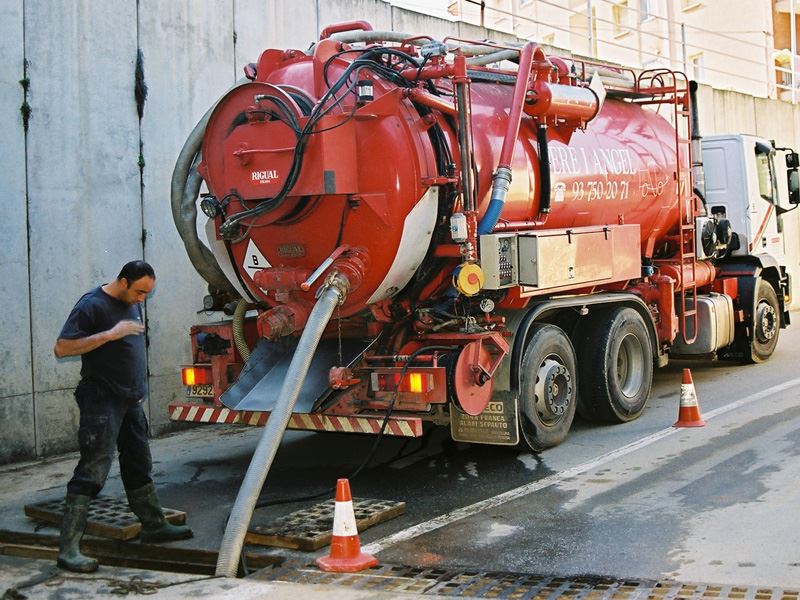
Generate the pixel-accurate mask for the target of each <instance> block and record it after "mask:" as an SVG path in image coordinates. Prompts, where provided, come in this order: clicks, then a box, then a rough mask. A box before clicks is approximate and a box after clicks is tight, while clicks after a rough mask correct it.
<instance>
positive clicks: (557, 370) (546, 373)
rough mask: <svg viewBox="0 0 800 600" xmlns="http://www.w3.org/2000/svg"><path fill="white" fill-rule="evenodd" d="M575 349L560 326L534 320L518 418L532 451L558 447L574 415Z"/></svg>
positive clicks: (524, 361) (522, 375) (523, 368)
mask: <svg viewBox="0 0 800 600" xmlns="http://www.w3.org/2000/svg"><path fill="white" fill-rule="evenodd" d="M576 376H577V370H576V360H575V349H574V348H573V347H572V342H570V340H569V337H567V334H566V333H565V332H564V330H563V329H561V328H559V327H556V326H555V325H547V324H544V323H536V324H534V325H533V326H532V327H531V332H530V338H529V339H528V342H527V344H526V347H525V353H524V355H523V357H522V364H521V365H520V402H519V412H520V414H519V421H520V429H521V430H522V435H523V437H524V438H525V442H526V443H527V444H528V446H529V447H530V448H531V450H533V451H534V452H539V451H541V450H545V449H547V448H552V447H553V446H557V445H558V444H560V443H561V442H563V441H564V439H565V438H566V437H567V434H568V433H569V428H570V426H571V425H572V421H573V419H574V418H575V410H576V403H577V393H578V382H577V380H576Z"/></svg>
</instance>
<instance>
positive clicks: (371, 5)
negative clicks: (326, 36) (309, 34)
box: [289, 0, 401, 42]
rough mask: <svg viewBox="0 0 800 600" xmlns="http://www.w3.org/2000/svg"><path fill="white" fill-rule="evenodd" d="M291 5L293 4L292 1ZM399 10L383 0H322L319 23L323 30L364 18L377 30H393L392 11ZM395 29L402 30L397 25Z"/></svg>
mask: <svg viewBox="0 0 800 600" xmlns="http://www.w3.org/2000/svg"><path fill="white" fill-rule="evenodd" d="M289 5H290V6H293V4H291V3H289ZM398 10H399V9H397V8H392V6H391V5H390V4H389V3H387V2H382V1H381V0H347V1H346V2H342V1H341V0H338V1H337V0H334V1H328V2H325V1H324V0H320V2H319V19H318V25H319V29H320V31H321V30H322V29H324V28H325V27H327V26H328V25H333V24H334V23H343V22H345V21H352V20H354V19H362V20H364V21H367V22H368V23H369V24H370V25H372V28H373V29H374V30H376V31H387V30H392V13H393V11H395V12H394V14H397V13H396V11H398ZM394 31H401V30H400V29H398V28H397V26H395V27H394ZM316 37H318V36H316ZM316 37H315V38H314V40H307V41H308V42H311V41H315V40H316Z"/></svg>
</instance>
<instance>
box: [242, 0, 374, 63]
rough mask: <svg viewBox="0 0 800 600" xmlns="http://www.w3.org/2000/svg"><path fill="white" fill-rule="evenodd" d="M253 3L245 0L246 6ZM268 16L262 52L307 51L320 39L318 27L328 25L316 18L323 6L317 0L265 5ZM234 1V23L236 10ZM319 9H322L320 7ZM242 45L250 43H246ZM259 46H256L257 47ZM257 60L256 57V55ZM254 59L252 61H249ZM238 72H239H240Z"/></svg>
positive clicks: (252, 0)
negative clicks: (275, 49)
mask: <svg viewBox="0 0 800 600" xmlns="http://www.w3.org/2000/svg"><path fill="white" fill-rule="evenodd" d="M254 1H255V0H247V4H248V5H249V3H250V2H254ZM265 4H266V5H267V17H266V18H265V25H266V26H267V37H266V38H264V39H263V40H260V41H261V50H264V49H266V48H292V49H296V50H306V49H307V48H308V47H309V46H310V45H311V43H312V42H315V41H316V40H317V38H318V37H319V28H321V27H325V25H327V24H328V23H327V22H323V21H320V20H319V19H318V18H317V5H318V4H324V3H323V2H318V0H282V1H276V2H266V3H265ZM238 6H239V2H238V1H237V11H236V12H237V20H238V13H240V12H241V11H240V10H239V8H238ZM320 9H321V7H320ZM353 14H361V13H355V12H354V13H352V14H351V15H349V16H347V17H345V18H343V19H340V20H346V21H349V20H351V19H354V18H362V17H353V16H352V15H353ZM245 43H246V44H247V43H249V42H248V41H245ZM257 45H258V44H257V43H256V46H257ZM256 58H258V57H257V56H256ZM250 60H253V59H250ZM239 72H240V73H241V71H239Z"/></svg>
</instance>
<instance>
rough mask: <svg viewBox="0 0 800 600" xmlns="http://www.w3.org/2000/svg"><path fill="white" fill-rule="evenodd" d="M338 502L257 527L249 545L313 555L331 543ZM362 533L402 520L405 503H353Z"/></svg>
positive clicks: (320, 505) (356, 501)
mask: <svg viewBox="0 0 800 600" xmlns="http://www.w3.org/2000/svg"><path fill="white" fill-rule="evenodd" d="M335 504H336V503H335V501H334V500H328V501H326V502H321V503H319V504H315V505H314V506H312V507H310V508H305V509H303V510H298V511H295V512H293V513H290V514H288V515H286V516H285V517H280V518H278V519H276V520H275V521H273V522H272V523H270V524H268V525H255V526H253V527H251V528H250V531H248V532H247V536H246V537H245V542H246V543H248V544H257V545H260V546H279V547H281V548H291V549H293V550H304V551H306V552H313V551H314V550H317V549H319V548H322V547H323V546H327V545H328V544H330V543H331V537H332V530H333V510H334V506H335ZM353 512H354V514H355V517H356V526H357V527H358V530H359V531H364V530H365V529H367V528H369V527H372V526H373V525H377V524H378V523H383V522H384V521H388V520H389V519H393V518H395V517H398V516H400V515H402V514H403V513H405V512H406V503H405V502H395V501H392V500H371V499H361V500H357V499H353Z"/></svg>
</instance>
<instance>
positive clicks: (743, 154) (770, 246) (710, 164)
mask: <svg viewBox="0 0 800 600" xmlns="http://www.w3.org/2000/svg"><path fill="white" fill-rule="evenodd" d="M702 150H703V167H704V173H705V201H706V206H707V209H708V213H709V216H713V217H714V218H715V219H717V220H720V219H727V220H728V221H729V223H730V227H731V230H732V232H733V236H734V239H732V242H731V244H730V246H729V248H730V251H729V256H749V255H769V256H771V257H772V258H774V259H775V261H776V262H777V263H778V264H783V263H784V256H785V253H786V249H785V246H784V236H783V218H782V215H783V213H785V212H786V211H788V210H791V208H793V205H796V204H797V202H798V185H797V160H798V159H797V154H796V153H795V152H793V151H791V150H790V149H788V148H776V147H775V144H774V142H772V141H770V140H766V139H763V138H760V137H756V136H753V135H744V134H724V135H710V136H705V137H703V140H702ZM778 152H785V162H786V171H785V173H786V174H785V175H784V174H783V172H782V171H783V169H781V168H780V167H779V166H777V165H776V162H778V161H777V160H776V158H777V154H778Z"/></svg>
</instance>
